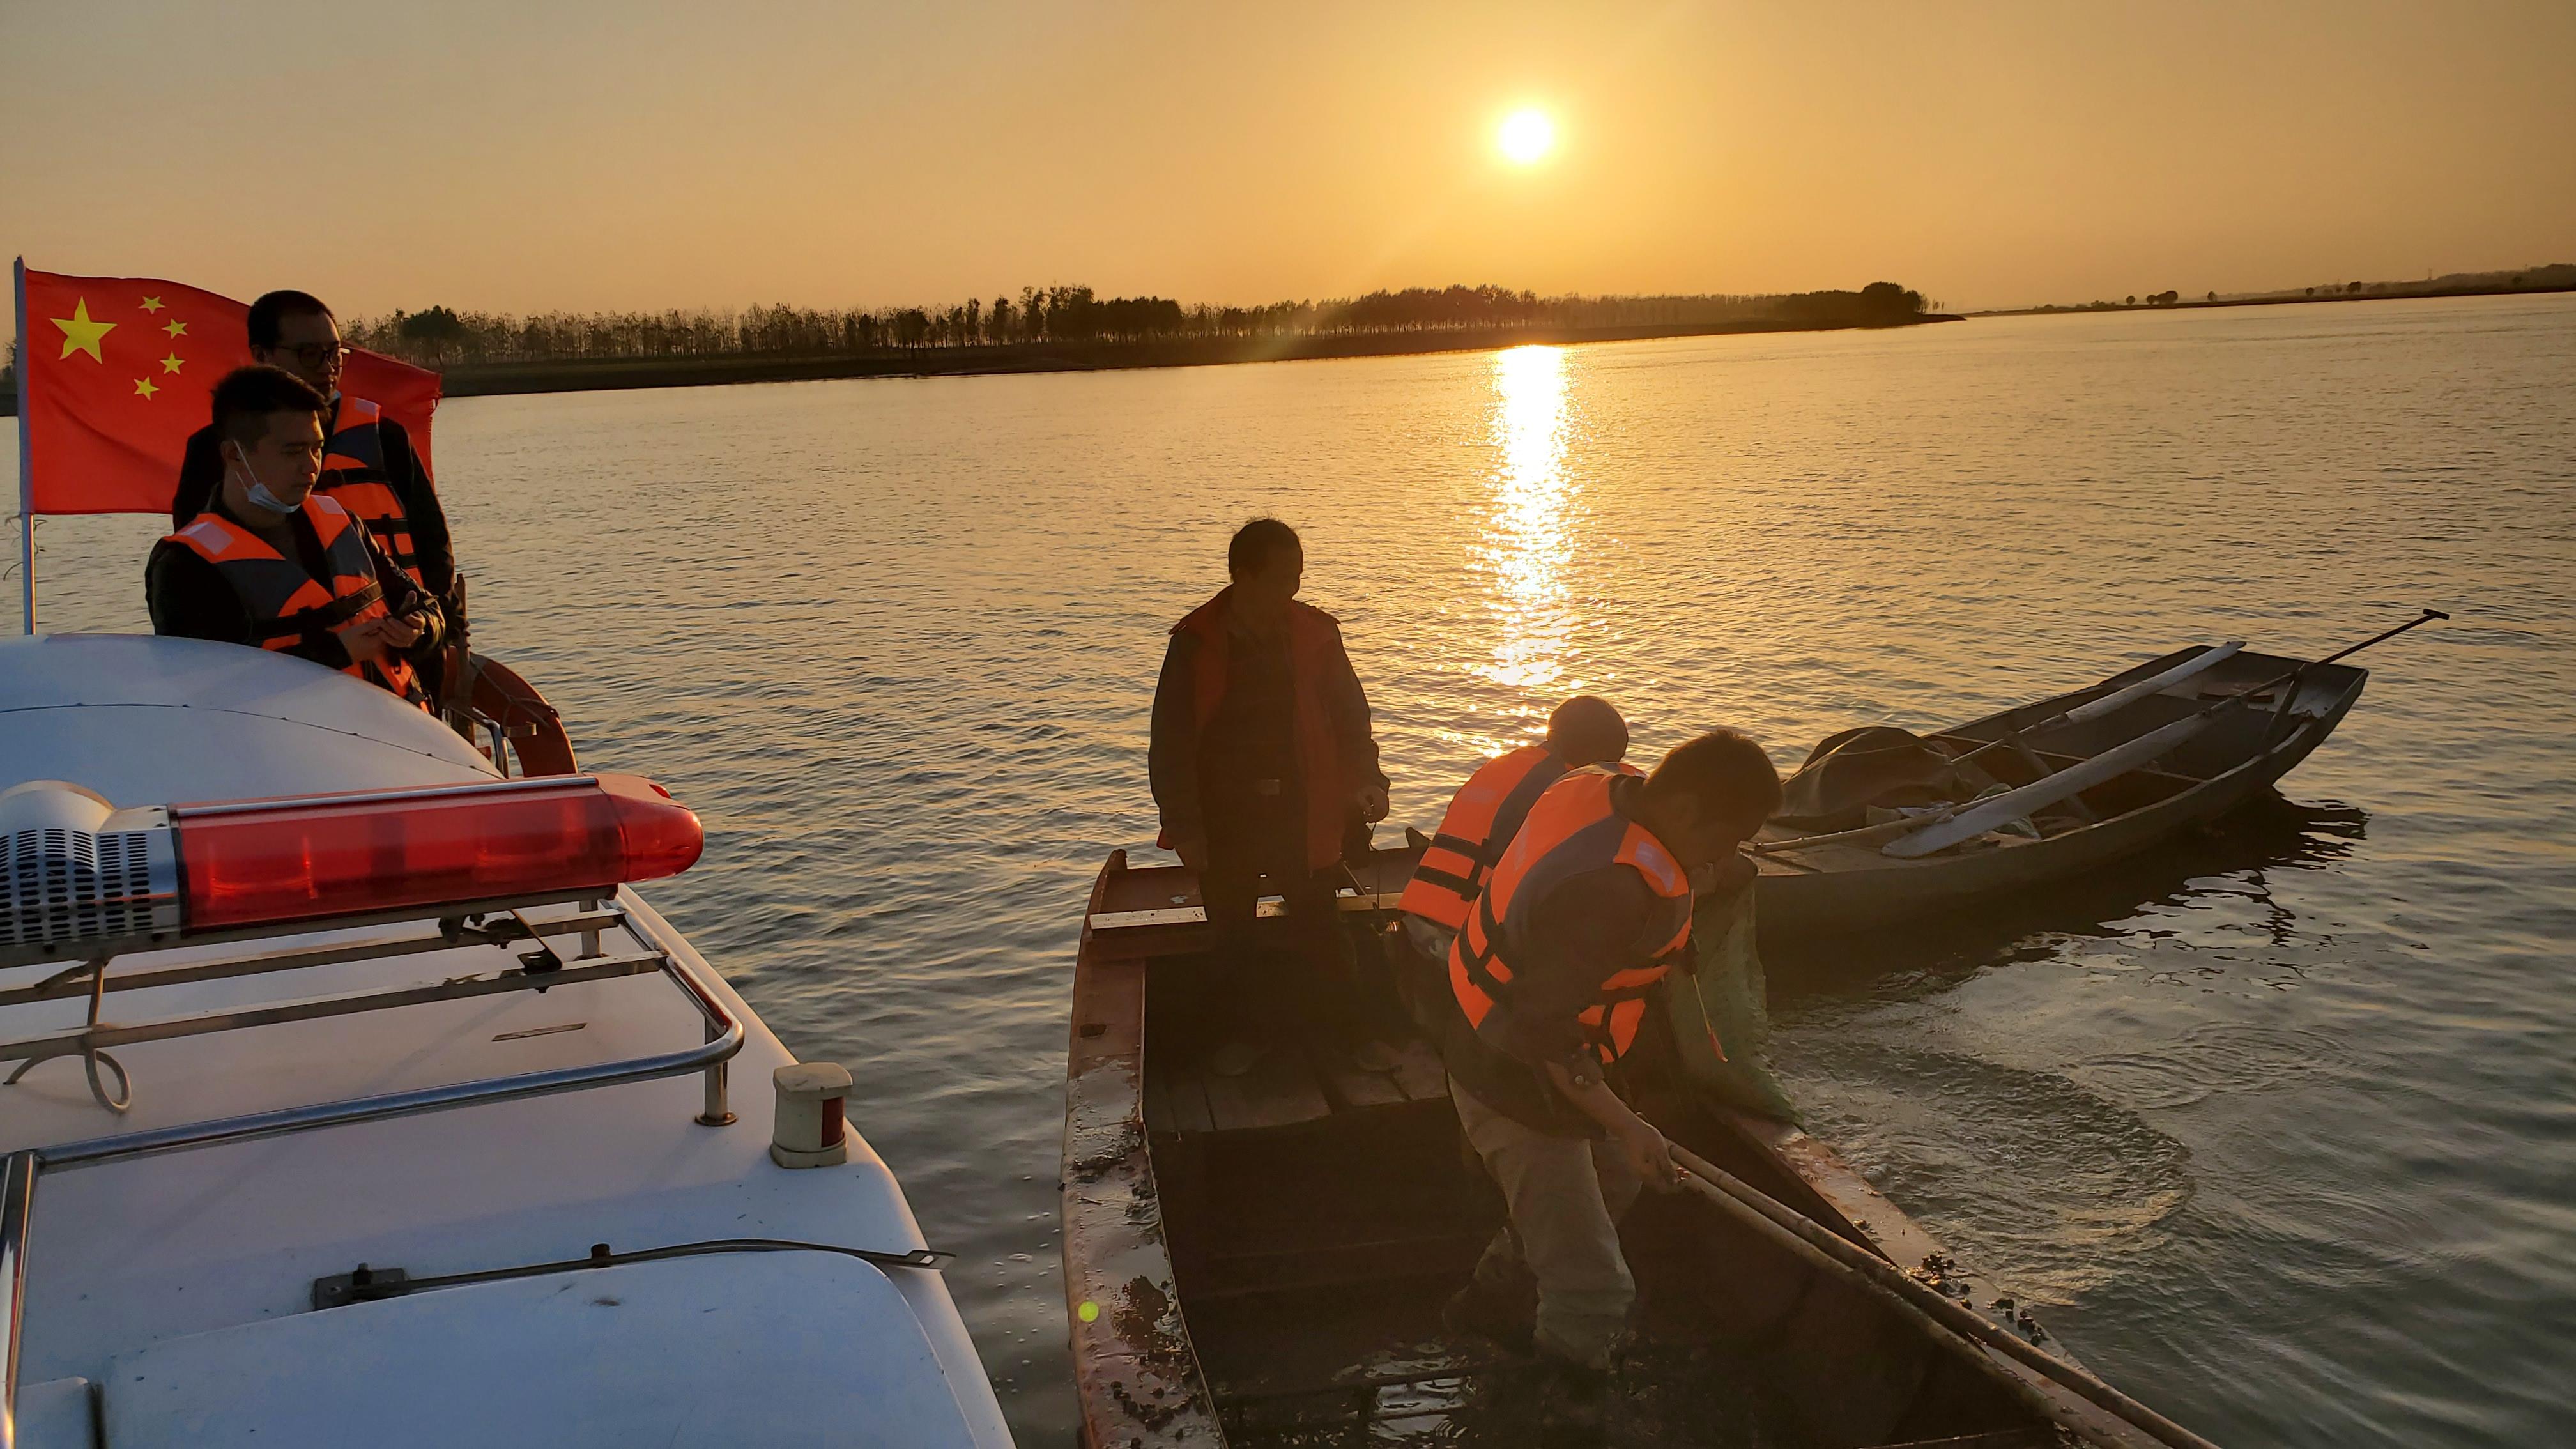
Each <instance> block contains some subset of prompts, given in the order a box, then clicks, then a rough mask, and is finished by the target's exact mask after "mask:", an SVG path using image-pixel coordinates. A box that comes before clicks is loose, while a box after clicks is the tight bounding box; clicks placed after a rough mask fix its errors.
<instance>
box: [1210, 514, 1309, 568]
mask: <svg viewBox="0 0 2576 1449" xmlns="http://www.w3.org/2000/svg"><path fill="white" fill-rule="evenodd" d="M1305 547H1306V546H1305V545H1304V544H1302V543H1300V542H1298V540H1297V530H1295V529H1293V528H1290V527H1289V526H1288V525H1286V524H1284V523H1281V522H1280V521H1279V520H1278V519H1275V518H1272V517H1270V516H1269V515H1268V514H1263V515H1262V516H1261V517H1259V518H1256V519H1254V520H1252V521H1251V522H1250V523H1247V524H1245V525H1244V526H1243V527H1241V528H1238V529H1236V530H1235V531H1234V541H1233V542H1232V543H1229V544H1227V545H1226V546H1225V571H1226V572H1227V573H1228V574H1231V575H1233V576H1234V577H1235V578H1238V579H1239V578H1242V577H1243V576H1244V575H1246V574H1257V573H1259V572H1261V570H1262V567H1263V566H1264V565H1266V564H1268V563H1269V562H1270V561H1271V560H1272V559H1274V558H1277V557H1278V556H1279V555H1281V554H1283V553H1286V552H1287V551H1288V550H1290V549H1292V548H1293V549H1296V550H1298V551H1299V552H1303V551H1304V550H1305Z"/></svg>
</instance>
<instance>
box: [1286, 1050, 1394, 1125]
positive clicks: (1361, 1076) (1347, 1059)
mask: <svg viewBox="0 0 2576 1449" xmlns="http://www.w3.org/2000/svg"><path fill="white" fill-rule="evenodd" d="M1307 1054H1308V1056H1309V1057H1310V1058H1311V1059H1312V1060H1313V1062H1314V1064H1315V1074H1316V1076H1317V1077H1318V1078H1320V1079H1321V1080H1322V1082H1323V1086H1324V1094H1325V1095H1326V1096H1328V1097H1330V1098H1332V1099H1333V1105H1334V1107H1336V1108H1337V1109H1339V1110H1342V1111H1356V1110H1363V1109H1366V1108H1369V1107H1395V1106H1401V1105H1402V1104H1404V1103H1406V1102H1409V1101H1411V1100H1412V1098H1410V1097H1408V1096H1406V1095H1405V1091H1404V1088H1403V1087H1401V1086H1399V1085H1397V1083H1396V1080H1395V1076H1394V1074H1393V1073H1391V1072H1372V1071H1370V1070H1368V1069H1367V1068H1365V1067H1362V1066H1361V1065H1360V1064H1359V1063H1358V1062H1356V1061H1354V1060H1352V1059H1351V1054H1350V1053H1349V1051H1347V1050H1346V1049H1344V1048H1343V1047H1341V1046H1340V1045H1338V1044H1335V1043H1325V1042H1316V1043H1313V1044H1311V1045H1310V1046H1308V1048H1307Z"/></svg>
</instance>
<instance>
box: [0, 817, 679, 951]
mask: <svg viewBox="0 0 2576 1449" xmlns="http://www.w3.org/2000/svg"><path fill="white" fill-rule="evenodd" d="M37 791H41V792H43V796H44V797H45V798H43V799H38V798H33V796H34V794H35V792H37ZM22 792H26V793H24V794H22ZM8 794H9V795H10V796H17V797H19V798H18V799H17V800H16V801H14V802H12V803H14V804H15V805H17V806H19V807H21V808H18V809H14V810H0V817H14V816H17V815H29V816H30V818H29V819H28V820H27V821H26V822H25V823H26V824H27V825H28V826H29V827H31V828H29V829H25V830H20V831H16V832H12V831H11V830H9V829H7V828H6V826H8V825H10V824H16V823H18V822H17V821H15V820H14V819H9V818H0V847H6V846H8V845H9V844H10V841H11V837H12V835H13V834H15V835H19V836H34V837H37V839H33V840H23V841H21V842H19V843H20V844H21V845H23V846H25V847H27V849H23V850H20V851H19V852H18V853H19V854H20V855H28V854H31V853H33V854H41V855H43V856H45V857H51V858H50V859H47V860H44V861H40V862H39V863H38V864H39V870H38V872H37V873H38V874H40V875H44V876H47V877H49V878H50V879H49V881H48V882H47V884H46V886H45V887H44V888H41V889H38V890H36V891H34V892H33V893H31V894H26V895H21V894H20V893H19V892H17V891H15V890H14V889H13V890H7V891H0V953H6V954H12V955H23V954H25V953H26V951H27V949H28V948H52V947H55V946H57V945H61V944H65V943H69V942H75V941H77V942H82V943H85V944H86V943H90V942H96V941H101V940H106V939H124V938H133V937H143V938H150V939H146V940H140V941H136V942H135V944H136V945H138V946H147V945H151V944H158V943H159V940H160V938H164V937H168V936H171V935H174V934H175V935H177V936H182V937H184V936H194V935H200V934H204V933H207V932H212V931H238V930H242V929H245V928H257V927H262V926H284V925H292V924H301V923H306V922H311V923H315V924H321V923H325V922H327V921H330V920H332V919H335V918H340V917H348V916H383V915H387V914H390V913H399V912H402V911H405V910H413V909H427V908H433V907H443V906H456V905H467V904H472V903H481V902H499V901H507V900H526V899H529V898H533V897H554V898H564V897H572V896H578V895H579V894H580V893H582V892H584V891H596V892H598V893H600V894H603V895H605V894H608V893H610V892H613V891H614V890H615V889H616V888H617V887H618V886H620V885H623V884H626V883H629V882H633V881H644V880H656V879H659V878H661V877H663V876H669V875H677V874H679V873H680V872H681V871H684V870H687V869H688V868H689V867H690V866H691V865H692V864H694V863H696V861H697V859H698V855H699V853H700V852H701V851H702V850H703V849H704V848H705V844H706V836H705V832H704V830H703V829H702V828H701V827H700V825H699V824H698V817H697V816H696V815H695V814H693V813H692V812H691V811H690V810H689V809H688V808H687V807H685V806H683V805H681V804H680V803H679V802H677V801H675V800H673V799H672V798H671V796H670V792H669V791H667V790H664V789H663V788H662V787H661V786H659V785H656V784H654V783H653V782H652V781H650V780H647V779H644V778H643V777H641V776H638V775H559V776H544V777H536V778H527V779H518V780H494V781H478V782H475V783H472V784H465V785H445V786H425V787H422V788H418V789H408V790H392V791H362V792H356V793H350V794H339V795H301V796H290V797H286V798H282V799H273V800H245V801H236V802H227V803H222V804H201V805H172V806H167V807H162V808H157V809H142V810H117V811H113V812H111V810H110V808H109V806H108V804H107V802H106V801H104V800H101V799H99V798H98V797H97V796H96V795H93V794H91V793H90V792H88V791H86V790H82V789H80V788H79V787H78V786H73V785H66V784H63V783H61V782H55V781H47V782H43V783H42V784H38V785H34V786H32V788H31V787H30V786H21V787H19V789H17V790H12V791H10V792H8ZM38 819H42V820H43V823H44V825H45V826H47V827H50V828H42V829H39V828H32V827H35V826H36V825H37V821H38ZM44 837H52V839H51V840H47V839H44ZM56 842H60V843H59V844H57V843H56ZM48 846H51V847H52V848H50V849H48V848H46V847H48ZM22 863H23V862H22ZM48 867H51V868H48ZM9 884H10V885H12V886H15V885H21V884H33V882H21V881H15V880H13V881H12V882H10V883H9ZM12 946H15V947H17V948H19V949H18V950H17V951H14V952H13V951H11V950H10V948H11V947H12ZM129 949H130V948H129Z"/></svg>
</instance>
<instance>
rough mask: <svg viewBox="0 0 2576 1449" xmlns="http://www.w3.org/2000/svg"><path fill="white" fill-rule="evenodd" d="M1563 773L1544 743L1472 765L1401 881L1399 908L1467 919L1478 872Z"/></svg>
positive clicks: (1453, 925) (1441, 920) (1453, 920)
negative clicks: (1419, 856)
mask: <svg viewBox="0 0 2576 1449" xmlns="http://www.w3.org/2000/svg"><path fill="white" fill-rule="evenodd" d="M1564 777H1565V762H1564V761H1562V760H1560V759H1558V758H1557V757H1556V756H1555V755H1554V754H1553V753H1552V752H1550V751H1549V750H1548V748H1547V746H1545V745H1523V746H1522V747H1521V748H1519V749H1517V750H1513V751H1511V752H1510V753H1508V754H1504V755H1497V756H1495V757H1494V758H1493V759H1490V760H1487V761H1486V762H1485V763H1483V764H1482V765H1479V766H1477V767H1476V773H1474V774H1473V775H1470V776H1468V777H1467V783H1466V784H1464V785H1462V786H1460V787H1459V788H1458V793H1457V795H1456V796H1454V797H1453V798H1451V800H1450V801H1449V809H1448V811H1447V812H1446V813H1445V814H1443V815H1442V816H1441V817H1440V829H1439V832H1438V833H1437V834H1435V835H1433V836H1432V837H1431V844H1430V845H1429V846H1428V847H1426V848H1425V849H1424V850H1423V852H1422V859H1421V860H1420V861H1418V862H1416V863H1415V865H1414V867H1413V879H1411V880H1410V881H1407V882H1406V883H1405V887H1404V909H1405V910H1406V911H1407V912H1409V913H1411V914H1413V915H1417V916H1420V917H1421V918H1422V919H1424V920H1426V921H1429V922H1431V923H1432V924H1433V925H1436V926H1438V927H1440V928H1441V929H1442V930H1446V931H1455V930H1457V929H1459V928H1460V927H1462V926H1464V925H1466V924H1467V908H1468V907H1469V906H1472V905H1474V904H1475V902H1476V897H1477V896H1479V895H1481V894H1483V892H1484V889H1485V877H1486V876H1487V875H1488V874H1489V873H1491V872H1492V870H1493V868H1494V865H1495V863H1496V862H1497V861H1499V860H1500V859H1501V858H1502V853H1503V851H1504V849H1505V848H1506V847H1508V846H1509V845H1510V844H1511V842H1512V837H1513V836H1514V835H1517V834H1518V833H1519V832H1520V824H1521V822H1522V821H1523V820H1525V819H1527V818H1528V817H1529V811H1530V807H1531V806H1532V805H1535V804H1537V803H1538V797H1539V795H1540V794H1541V792H1543V791H1545V790H1546V789H1547V787H1548V786H1550V785H1553V784H1555V783H1556V782H1557V781H1558V780H1560V779H1563V778H1564Z"/></svg>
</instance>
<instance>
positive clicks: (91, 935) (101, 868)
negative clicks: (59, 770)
mask: <svg viewBox="0 0 2576 1449" xmlns="http://www.w3.org/2000/svg"><path fill="white" fill-rule="evenodd" d="M156 814H157V812H129V813H126V814H124V815H123V816H122V817H121V818H120V817H119V814H118V812H117V811H116V810H115V808H114V807H113V806H111V805H109V804H108V802H106V801H105V800H102V799H100V798H99V797H98V796H97V795H95V794H93V793H92V792H90V791H88V790H84V789H82V788H81V787H80V786H78V785H72V784H67V783H65V782H63V781H60V780H30V781H28V782H27V783H26V784H23V785H19V786H16V787H14V788H12V789H10V790H7V791H5V792H0V947H6V946H17V947H50V946H56V945H63V946H69V945H72V944H73V943H77V942H81V941H99V940H107V939H112V938H116V937H133V936H142V935H146V934H149V933H151V932H155V931H171V930H176V929H178V925H179V857H178V851H177V849H176V848H175V846H174V845H173V843H172V841H171V838H170V831H169V829H168V828H167V827H166V826H163V827H150V828H144V829H119V828H117V827H118V826H122V825H126V824H140V823H142V822H143V821H144V820H148V819H151V818H152V817H153V816H154V815H156ZM102 827H104V828H102ZM66 954H71V953H70V952H66Z"/></svg>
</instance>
